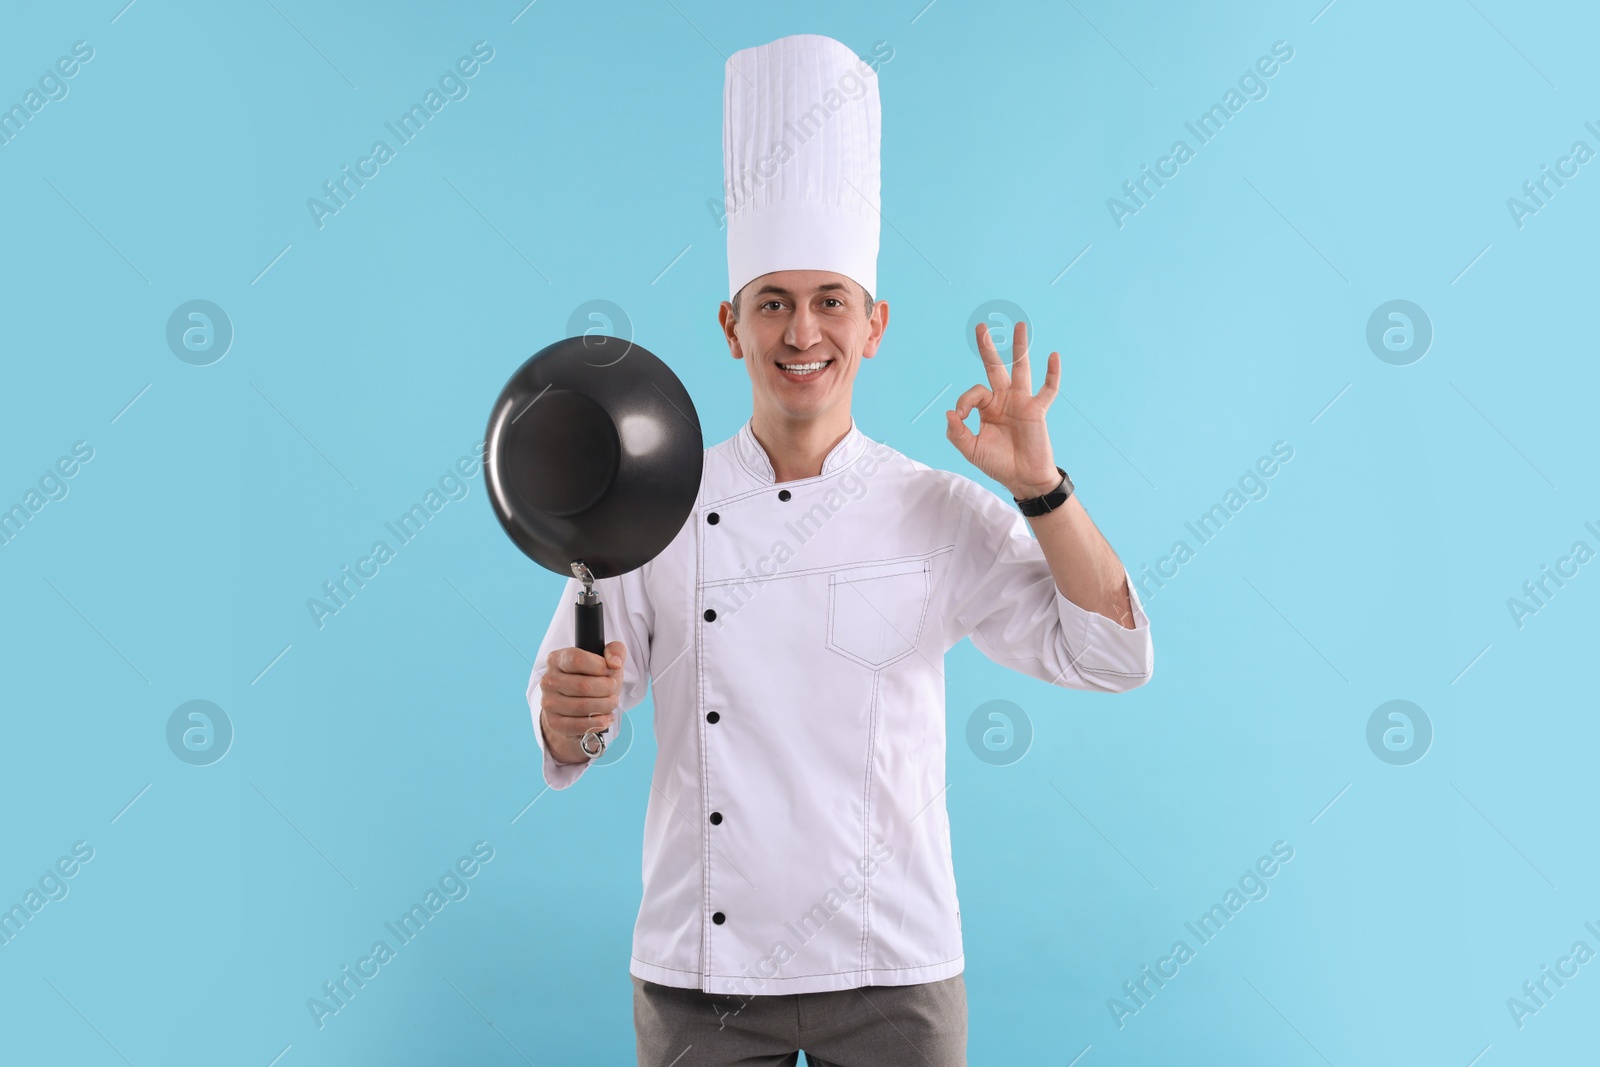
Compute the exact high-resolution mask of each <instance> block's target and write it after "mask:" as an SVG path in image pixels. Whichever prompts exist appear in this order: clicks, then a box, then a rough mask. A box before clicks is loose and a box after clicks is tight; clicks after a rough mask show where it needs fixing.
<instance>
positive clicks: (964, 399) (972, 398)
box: [956, 385, 994, 425]
mask: <svg viewBox="0 0 1600 1067" xmlns="http://www.w3.org/2000/svg"><path fill="white" fill-rule="evenodd" d="M993 398H994V394H993V393H991V392H990V391H989V390H988V389H986V388H985V387H983V386H981V385H974V386H973V387H972V388H970V389H968V390H967V391H966V392H964V393H962V394H961V395H960V396H958V397H956V418H958V419H960V420H962V424H963V425H965V423H966V418H967V416H968V415H971V414H972V409H973V408H977V409H978V417H979V418H980V419H982V417H983V409H984V408H986V407H988V406H989V401H990V400H992V399H993Z"/></svg>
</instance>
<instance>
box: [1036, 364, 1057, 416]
mask: <svg viewBox="0 0 1600 1067" xmlns="http://www.w3.org/2000/svg"><path fill="white" fill-rule="evenodd" d="M1060 386H1061V353H1060V352H1052V353H1050V362H1048V363H1046V364H1045V371H1044V385H1042V386H1040V387H1039V399H1040V401H1042V402H1043V403H1044V405H1045V406H1046V407H1048V406H1049V405H1050V401H1052V400H1054V399H1055V398H1056V394H1057V393H1058V392H1060V391H1061V389H1060Z"/></svg>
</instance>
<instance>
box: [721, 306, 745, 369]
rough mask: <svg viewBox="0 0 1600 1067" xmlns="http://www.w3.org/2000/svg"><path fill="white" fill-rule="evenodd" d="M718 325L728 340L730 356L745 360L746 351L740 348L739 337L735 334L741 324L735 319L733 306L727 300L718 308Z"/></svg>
mask: <svg viewBox="0 0 1600 1067" xmlns="http://www.w3.org/2000/svg"><path fill="white" fill-rule="evenodd" d="M717 323H718V325H720V326H721V327H722V336H723V337H724V338H726V339H727V342H728V352H729V354H731V355H732V356H733V358H734V359H743V358H744V351H743V349H741V348H740V347H739V337H738V335H737V334H736V333H735V332H734V331H735V329H736V328H737V327H738V325H739V323H738V320H736V319H735V318H734V317H733V305H732V304H730V303H728V302H727V301H726V300H724V301H723V302H722V306H721V307H719V308H717Z"/></svg>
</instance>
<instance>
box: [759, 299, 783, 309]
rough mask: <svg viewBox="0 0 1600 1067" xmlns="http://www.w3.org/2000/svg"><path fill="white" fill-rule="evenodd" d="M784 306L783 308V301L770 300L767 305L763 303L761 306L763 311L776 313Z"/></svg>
mask: <svg viewBox="0 0 1600 1067" xmlns="http://www.w3.org/2000/svg"><path fill="white" fill-rule="evenodd" d="M782 306H783V301H782V300H768V301H766V302H765V303H763V304H762V305H761V307H762V309H763V310H767V311H776V310H777V309H778V308H781V307H782Z"/></svg>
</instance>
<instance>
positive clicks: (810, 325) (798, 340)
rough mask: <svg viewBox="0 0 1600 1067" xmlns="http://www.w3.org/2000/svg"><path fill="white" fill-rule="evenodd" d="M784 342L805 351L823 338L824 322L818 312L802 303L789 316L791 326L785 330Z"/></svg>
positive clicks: (799, 350) (797, 349)
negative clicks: (818, 317)
mask: <svg viewBox="0 0 1600 1067" xmlns="http://www.w3.org/2000/svg"><path fill="white" fill-rule="evenodd" d="M783 340H784V343H785V344H787V345H788V346H789V347H790V348H793V349H795V350H796V351H798V352H804V351H805V350H806V349H808V348H810V347H811V346H812V345H814V344H816V343H817V342H818V341H820V340H822V324H821V323H820V322H819V321H818V319H817V314H816V312H814V311H812V310H811V309H810V308H809V307H806V306H805V305H801V306H800V307H798V308H796V309H795V312H794V314H793V315H791V316H790V317H789V328H788V329H787V330H785V331H784V335H783Z"/></svg>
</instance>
